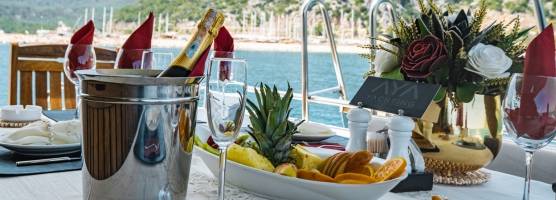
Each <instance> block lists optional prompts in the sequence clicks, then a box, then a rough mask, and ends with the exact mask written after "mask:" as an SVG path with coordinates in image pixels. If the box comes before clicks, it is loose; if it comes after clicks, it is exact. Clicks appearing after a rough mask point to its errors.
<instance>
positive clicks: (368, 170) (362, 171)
mask: <svg viewBox="0 0 556 200" xmlns="http://www.w3.org/2000/svg"><path fill="white" fill-rule="evenodd" d="M374 171H375V170H374V169H373V167H372V166H371V165H370V164H368V165H366V166H365V167H363V168H359V169H356V170H352V171H350V173H357V174H363V175H365V176H371V177H372V176H373V174H374ZM346 173H348V172H346Z"/></svg>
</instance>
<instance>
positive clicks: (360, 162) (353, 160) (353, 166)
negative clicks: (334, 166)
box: [344, 151, 373, 173]
mask: <svg viewBox="0 0 556 200" xmlns="http://www.w3.org/2000/svg"><path fill="white" fill-rule="evenodd" d="M371 159H373V155H371V153H369V152H368V151H358V152H355V153H353V155H352V156H351V157H350V158H349V160H348V162H347V164H346V168H345V170H344V172H345V173H348V172H357V171H362V170H366V166H367V165H368V164H369V161H371Z"/></svg>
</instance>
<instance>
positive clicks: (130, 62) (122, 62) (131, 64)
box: [114, 49, 151, 69]
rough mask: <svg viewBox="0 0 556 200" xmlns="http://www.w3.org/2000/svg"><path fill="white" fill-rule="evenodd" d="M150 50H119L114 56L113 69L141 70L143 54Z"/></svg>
mask: <svg viewBox="0 0 556 200" xmlns="http://www.w3.org/2000/svg"><path fill="white" fill-rule="evenodd" d="M150 51H151V49H119V50H118V54H117V55H116V62H115V64H114V68H115V69H141V67H142V63H143V53H144V52H150Z"/></svg>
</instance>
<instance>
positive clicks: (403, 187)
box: [390, 172, 433, 193]
mask: <svg viewBox="0 0 556 200" xmlns="http://www.w3.org/2000/svg"><path fill="white" fill-rule="evenodd" d="M432 178H433V175H432V173H428V172H412V173H411V174H409V175H408V176H407V178H406V179H405V180H403V181H402V182H400V183H398V185H396V187H394V189H392V190H390V192H394V193H400V192H417V191H430V190H432V186H433V182H432Z"/></svg>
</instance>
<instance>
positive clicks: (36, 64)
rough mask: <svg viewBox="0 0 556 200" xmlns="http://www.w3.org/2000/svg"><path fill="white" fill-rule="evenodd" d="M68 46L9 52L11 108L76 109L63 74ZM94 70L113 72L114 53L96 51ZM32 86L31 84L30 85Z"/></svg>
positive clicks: (19, 48)
mask: <svg viewBox="0 0 556 200" xmlns="http://www.w3.org/2000/svg"><path fill="white" fill-rule="evenodd" d="M66 48H67V45H65V44H45V45H19V44H17V43H13V44H12V45H11V50H10V55H11V57H10V59H11V61H10V82H9V85H10V86H9V96H8V99H9V100H8V101H9V104H10V105H16V104H17V105H38V106H42V107H43V109H44V110H59V109H71V108H75V88H74V86H73V84H72V83H71V82H70V81H69V80H68V79H67V78H66V76H65V74H64V67H63V61H64V55H65V52H66ZM95 53H96V57H97V68H99V69H109V68H113V66H114V60H115V59H116V51H114V50H110V49H105V48H98V47H96V48H95ZM33 83H34V84H33Z"/></svg>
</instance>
